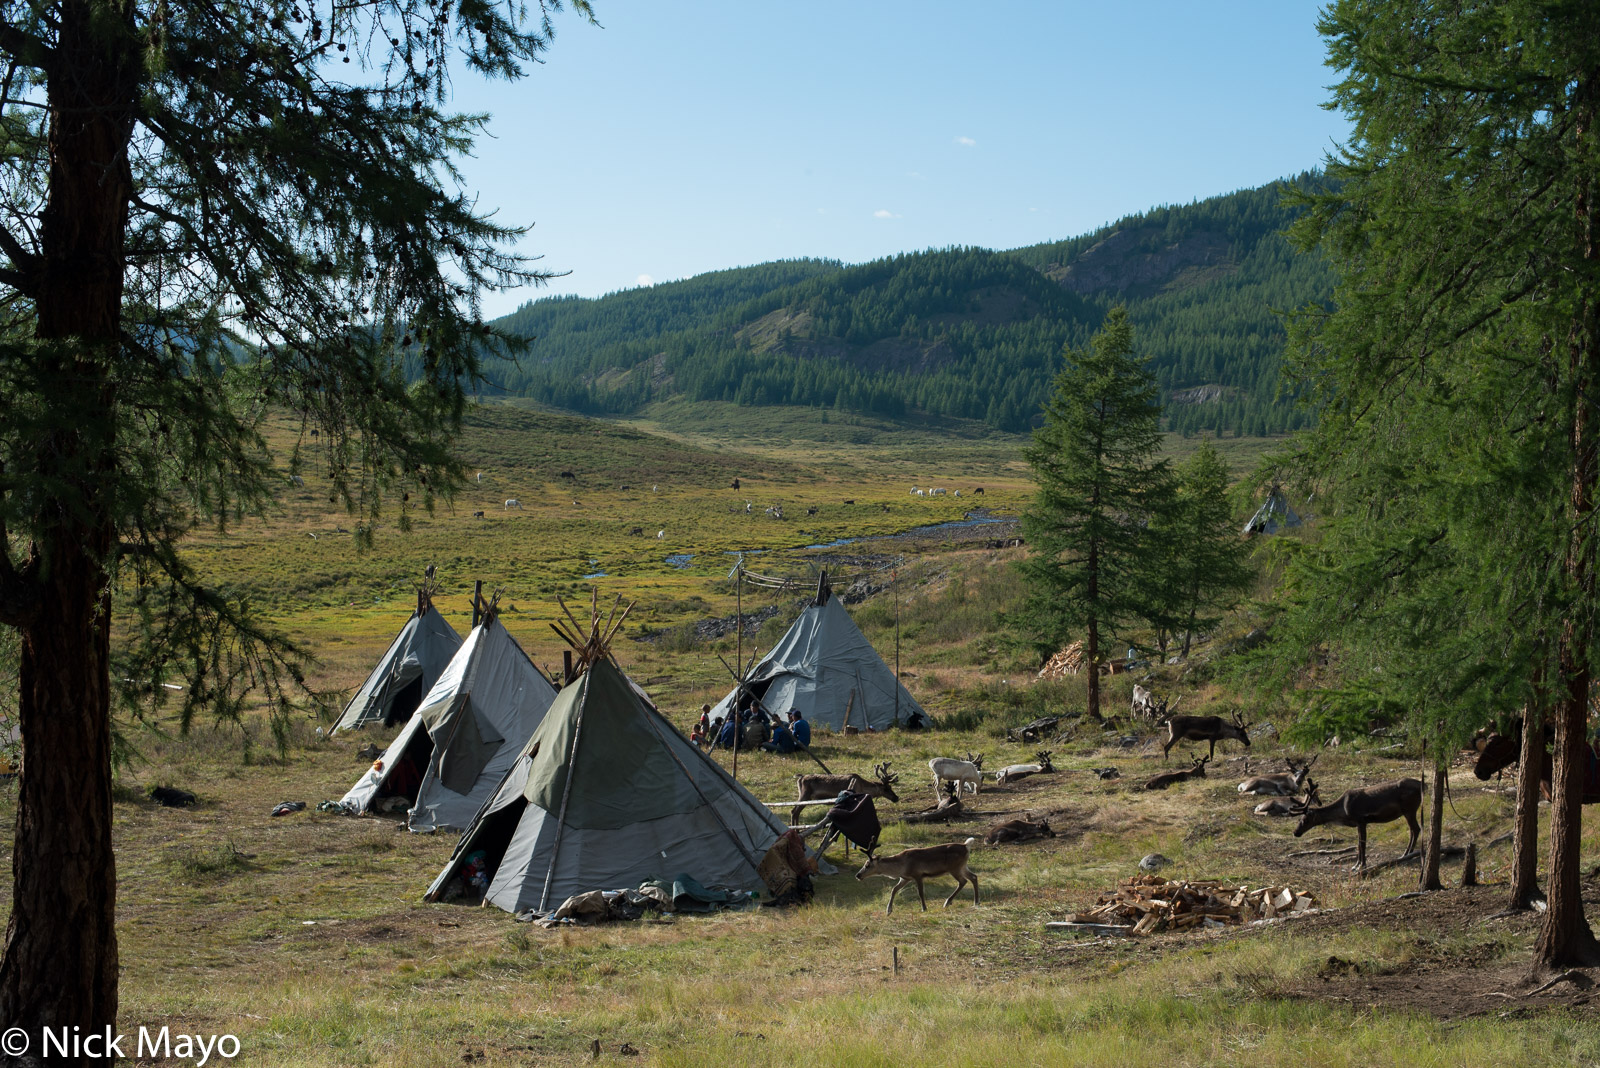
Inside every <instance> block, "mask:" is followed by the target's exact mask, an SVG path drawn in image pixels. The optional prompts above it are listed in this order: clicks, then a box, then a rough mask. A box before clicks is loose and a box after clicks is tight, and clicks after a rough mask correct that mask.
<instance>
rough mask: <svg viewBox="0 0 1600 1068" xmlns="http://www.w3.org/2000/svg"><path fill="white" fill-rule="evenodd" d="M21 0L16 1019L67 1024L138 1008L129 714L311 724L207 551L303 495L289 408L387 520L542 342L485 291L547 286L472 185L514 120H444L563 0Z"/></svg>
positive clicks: (99, 1022)
mask: <svg viewBox="0 0 1600 1068" xmlns="http://www.w3.org/2000/svg"><path fill="white" fill-rule="evenodd" d="M0 3H3V6H4V19H3V20H0V55H3V59H4V65H3V76H0V122H3V126H4V135H5V139H6V152H5V153H4V155H3V156H0V183H3V184H4V197H3V198H0V316H3V323H0V398H3V403H0V625H4V626H5V627H8V628H12V629H13V630H14V632H15V633H16V635H17V637H18V639H19V643H20V653H19V660H20V694H19V711H20V721H21V730H22V739H23V746H24V770H23V773H22V776H21V787H20V792H19V799H18V806H17V816H16V831H15V849H14V853H13V858H14V860H13V871H14V881H13V892H12V908H11V913H10V921H9V924H8V926H7V930H6V942H5V949H4V959H3V961H0V1019H4V1020H5V1021H6V1024H7V1025H8V1026H19V1027H23V1028H25V1029H26V1030H28V1031H29V1032H30V1033H31V1034H32V1035H34V1036H35V1040H37V1036H38V1033H39V1031H38V1029H39V1028H40V1027H41V1026H44V1025H50V1026H53V1027H57V1028H64V1029H70V1028H71V1027H73V1026H78V1027H81V1028H82V1029H83V1031H84V1032H85V1033H89V1032H98V1031H100V1030H102V1029H104V1028H106V1027H108V1026H110V1025H112V1024H113V1023H114V1022H115V1017H116V1004H117V1002H116V997H117V938H116V930H115V924H114V919H115V886H116V864H115V858H114V856H113V853H112V844H111V747H112V727H111V717H112V711H113V708H114V707H118V706H121V707H125V708H128V709H131V710H134V711H137V712H142V713H145V714H148V713H150V712H152V711H155V710H159V708H160V704H161V701H162V700H163V696H164V695H165V694H166V693H168V691H167V690H166V688H165V684H166V683H169V682H176V683H178V684H181V685H182V686H183V690H182V698H181V707H180V708H179V709H178V711H179V713H180V716H181V719H182V722H183V723H184V724H185V725H187V724H188V723H189V721H190V719H191V718H192V717H193V716H194V715H196V714H200V713H202V712H205V713H214V714H217V715H220V716H229V715H236V714H238V712H239V711H240V709H241V707H242V703H243V701H244V700H245V699H246V698H245V695H246V694H248V693H251V692H252V691H254V693H255V695H256V696H255V698H254V699H258V700H265V701H266V702H267V703H268V704H269V707H271V708H273V709H274V710H275V719H274V723H275V726H276V727H277V728H279V729H281V728H282V727H283V725H284V723H285V720H284V716H285V714H286V710H287V708H288V703H287V702H288V701H289V699H290V696H291V695H292V692H293V690H294V688H295V685H296V684H297V683H298V682H299V681H300V678H301V671H302V667H301V664H302V662H303V661H302V658H301V656H300V651H299V650H297V649H296V648H295V647H294V646H293V645H292V644H291V643H290V642H288V641H287V640H285V639H284V638H283V637H282V636H281V635H278V634H274V633H272V632H270V631H269V630H267V629H264V628H263V627H262V626H261V625H260V624H259V623H258V622H257V621H256V620H255V619H254V618H253V617H252V616H251V615H250V614H249V612H248V610H247V607H246V606H245V605H244V604H242V603H241V602H240V601H239V600H237V599H235V598H230V597H229V596H226V595H225V594H224V593H222V592H219V591H217V590H214V589H209V588H206V587H205V586H204V585H203V584H202V583H201V582H200V581H199V580H198V579H197V578H196V576H195V575H194V574H193V573H192V571H191V570H190V569H189V568H188V566H186V564H185V561H184V558H183V556H182V553H181V552H180V549H179V546H180V543H181V541H182V538H183V536H184V534H185V533H186V532H187V531H189V530H191V529H194V528H195V527H196V526H198V525H201V524H207V525H212V526H217V525H222V526H225V525H227V524H228V523H230V522H231V521H233V520H234V519H235V518H236V517H238V516H240V515H242V514H248V513H250V512H252V511H256V510H259V509H261V508H263V507H264V506H265V505H266V504H267V503H268V502H269V501H270V499H271V497H272V493H273V491H274V489H275V487H277V486H280V485H282V484H283V482H284V480H285V477H286V472H285V471H284V470H282V469H281V468H279V467H277V466H275V463H276V460H277V459H278V458H275V457H274V456H273V455H271V454H270V453H269V450H268V449H267V446H266V442H265V437H264V433H263V428H264V423H265V420H266V419H267V418H268V417H269V416H281V415H283V414H287V415H288V416H289V417H290V418H291V419H292V420H293V421H294V425H297V426H298V430H299V433H300V436H301V440H302V441H306V440H308V439H309V436H310V435H312V434H316V435H318V441H319V442H320V446H321V457H322V460H321V461H320V462H322V463H324V464H325V468H324V473H325V474H326V475H327V476H328V478H329V479H330V483H331V486H332V491H331V497H332V499H333V501H332V502H331V503H337V502H343V503H344V504H346V505H347V506H349V507H352V508H354V509H357V510H358V511H359V512H360V514H361V518H362V524H361V527H360V528H359V529H360V532H361V534H362V535H363V537H364V538H369V537H370V531H371V525H372V522H373V521H374V520H375V519H376V517H377V515H378V509H379V506H380V503H381V502H382V501H383V500H385V499H386V498H387V499H390V500H396V499H399V500H404V499H406V498H408V497H410V498H415V499H416V500H417V501H418V502H420V503H423V504H425V505H430V506H431V504H432V502H433V501H434V499H435V498H436V497H438V496H440V495H447V494H448V493H449V492H450V488H451V486H452V484H453V481H454V480H455V479H457V478H458V477H459V476H460V469H459V466H458V465H457V463H456V462H455V461H454V460H452V458H451V457H450V454H449V452H448V451H447V444H448V441H449V437H450V435H451V433H452V432H453V430H454V429H455V428H456V427H457V425H458V423H459V419H460V417H461V414H462V411H463V406H464V403H465V395H464V392H463V389H464V387H465V386H468V385H470V384H471V383H472V382H474V381H475V380H476V379H477V378H478V376H479V360H480V353H485V352H488V353H493V352H496V351H505V350H507V348H508V347H509V346H510V344H511V339H509V338H507V337H506V336H504V335H501V334H500V333H499V332H497V331H496V330H494V329H492V328H490V327H488V326H486V325H485V324H484V323H483V321H482V319H481V317H480V316H479V314H478V312H479V305H478V299H479V295H480V294H481V293H482V292H483V290H484V289H486V288H488V287H493V286H498V285H510V284H516V283H522V282H528V281H536V280H538V279H539V278H540V275H539V274H538V272H537V271H536V270H535V269H534V267H533V266H532V265H531V264H530V263H529V262H528V261H527V260H526V259H525V258H523V257H520V256H518V255H515V254H512V253H511V252H508V251H507V246H508V244H509V243H510V242H511V241H512V240H514V239H515V238H516V237H517V236H518V235H519V234H520V233H521V232H522V231H521V230H519V229H517V228H515V227H511V226H507V225H505V224H502V223H499V222H496V221H494V220H492V219H490V218H489V217H488V216H487V215H486V214H484V213H482V212H480V211H479V210H478V209H477V207H476V206H475V202H474V199H473V197H472V195H471V194H470V192H469V191H467V190H464V189H462V188H460V186H459V177H458V175H457V173H456V171H455V170H454V166H453V162H452V161H453V159H454V158H456V157H457V156H459V155H460V154H461V153H463V152H465V151H466V150H467V149H468V148H469V147H470V145H471V143H472V139H473V137H474V135H475V134H476V133H477V132H478V130H479V129H480V127H481V126H482V123H483V117H482V116H460V115H452V114H449V113H447V112H446V111H445V110H444V109H445V107H446V104H447V101H448V90H449V84H450V83H449V73H448V72H449V69H450V67H451V65H452V63H456V64H464V65H465V66H466V67H467V68H468V69H470V70H472V71H474V72H476V73H477V74H480V75H486V76H489V77H495V78H515V77H518V76H520V75H521V74H522V73H523V71H524V68H525V67H526V65H527V64H528V63H529V62H531V61H533V60H535V59H536V57H537V55H538V53H539V52H540V51H541V50H543V49H544V48H545V47H546V46H547V44H548V42H549V40H550V37H551V33H552V24H551V21H550V20H551V15H552V13H553V12H555V11H558V10H559V9H560V8H561V0H540V2H539V3H538V4H537V5H536V7H535V9H534V11H533V13H532V19H531V21H529V20H528V18H527V17H526V15H525V14H524V13H523V9H522V8H520V7H517V6H512V7H506V6H496V5H492V4H486V3H482V2H481V0H455V2H454V3H451V2H449V0H361V2H356V3H339V4H329V3H327V2H325V0H241V2H237V3H223V4H212V3H200V2H195V0H160V2H156V0H28V2H26V3H24V2H21V0H0ZM572 6H573V7H574V8H575V9H577V10H578V11H579V12H580V13H582V14H586V15H587V14H588V13H589V5H588V2H587V0H572ZM408 361H409V362H410V364H411V373H410V376H409V378H408V375H407V374H406V373H405V364H406V363H407V362H408ZM304 459H305V458H304V457H303V456H302V454H301V452H300V450H299V449H298V448H296V449H295V450H294V451H293V452H292V453H291V454H290V455H289V456H288V457H287V460H288V468H287V473H289V474H292V473H293V472H295V471H298V470H300V469H301V467H302V464H303V462H304ZM401 520H402V523H403V521H404V516H403V515H402V517H401ZM114 632H115V633H117V634H118V635H119V640H118V642H117V644H116V645H115V646H113V642H112V635H113V633H114ZM123 634H126V635H127V639H126V640H125V641H124V640H122V638H121V635H123Z"/></svg>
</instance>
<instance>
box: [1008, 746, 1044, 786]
mask: <svg viewBox="0 0 1600 1068" xmlns="http://www.w3.org/2000/svg"><path fill="white" fill-rule="evenodd" d="M1034 761H1035V763H1032V764H1008V765H1007V766H1005V767H1003V768H1001V769H1000V771H999V773H998V774H997V775H995V777H994V781H995V783H996V784H997V785H1000V786H1004V785H1005V784H1006V783H1008V782H1019V781H1021V780H1022V779H1026V778H1027V777H1028V776H1029V775H1049V774H1050V773H1051V772H1053V771H1055V770H1056V768H1055V765H1054V764H1052V763H1050V751H1049V750H1047V749H1041V750H1039V752H1037V753H1035V754H1034Z"/></svg>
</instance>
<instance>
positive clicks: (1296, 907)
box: [1050, 875, 1317, 935]
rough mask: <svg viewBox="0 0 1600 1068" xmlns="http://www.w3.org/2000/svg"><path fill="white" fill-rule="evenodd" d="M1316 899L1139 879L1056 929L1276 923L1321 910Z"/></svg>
mask: <svg viewBox="0 0 1600 1068" xmlns="http://www.w3.org/2000/svg"><path fill="white" fill-rule="evenodd" d="M1316 904H1317V902H1316V899H1315V898H1314V897H1312V896H1311V895H1310V894H1308V893H1305V892H1304V891H1300V890H1292V889H1290V888H1289V887H1287V886H1263V887H1260V888H1258V889H1255V890H1252V889H1250V888H1249V887H1248V886H1229V885H1226V884H1223V883H1220V882H1216V881H1214V880H1197V881H1193V882H1191V881H1187V880H1172V881H1168V880H1166V879H1163V878H1161V877H1160V876H1159V875H1135V876H1133V877H1132V878H1129V879H1124V880H1122V882H1120V883H1118V884H1117V888H1116V889H1115V890H1113V891H1111V892H1110V893H1106V894H1101V895H1100V901H1099V903H1098V904H1096V905H1095V907H1094V908H1091V909H1087V910H1085V911H1083V912H1078V913H1074V914H1073V915H1070V916H1068V917H1067V919H1066V921H1065V922H1064V923H1060V924H1050V926H1052V927H1065V928H1096V929H1100V930H1105V931H1110V930H1117V931H1118V933H1122V934H1135V935H1143V934H1156V933H1158V932H1161V931H1185V930H1189V929H1190V928H1194V927H1223V926H1228V925H1230V924H1241V923H1252V922H1254V921H1256V920H1271V919H1276V918H1277V917H1279V916H1292V915H1295V914H1297V913H1302V912H1306V911H1307V910H1309V909H1313V908H1316Z"/></svg>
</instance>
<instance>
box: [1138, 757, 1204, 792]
mask: <svg viewBox="0 0 1600 1068" xmlns="http://www.w3.org/2000/svg"><path fill="white" fill-rule="evenodd" d="M1210 761H1211V758H1210V757H1196V758H1195V762H1194V767H1192V768H1188V769H1186V770H1184V771H1168V772H1164V773H1162V774H1160V775H1157V776H1156V777H1155V778H1153V779H1151V780H1150V781H1149V782H1147V783H1145V784H1144V788H1145V789H1146V790H1165V789H1166V788H1167V787H1169V786H1171V785H1172V784H1173V783H1178V782H1188V781H1189V780H1190V779H1203V778H1205V777H1206V765H1207V764H1208V763H1210Z"/></svg>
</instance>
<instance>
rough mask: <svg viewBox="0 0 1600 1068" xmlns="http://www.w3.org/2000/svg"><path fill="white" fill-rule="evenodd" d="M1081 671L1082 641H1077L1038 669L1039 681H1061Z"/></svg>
mask: <svg viewBox="0 0 1600 1068" xmlns="http://www.w3.org/2000/svg"><path fill="white" fill-rule="evenodd" d="M1082 670H1083V641H1082V639H1079V640H1078V641H1075V642H1073V643H1072V644H1071V645H1069V646H1067V647H1066V648H1065V649H1063V650H1061V651H1060V652H1059V653H1057V654H1056V655H1055V656H1052V657H1051V658H1050V659H1049V660H1048V661H1047V662H1046V663H1045V665H1044V667H1042V668H1040V669H1039V677H1040V678H1041V679H1062V678H1066V677H1067V676H1068V675H1076V674H1077V673H1078V672H1080V671H1082Z"/></svg>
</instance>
